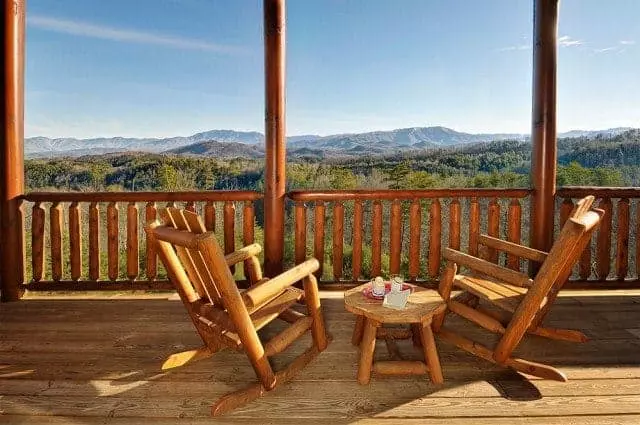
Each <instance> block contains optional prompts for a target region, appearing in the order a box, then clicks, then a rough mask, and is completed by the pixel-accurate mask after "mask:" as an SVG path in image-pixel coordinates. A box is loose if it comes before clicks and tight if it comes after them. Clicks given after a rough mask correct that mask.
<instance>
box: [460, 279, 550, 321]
mask: <svg viewBox="0 0 640 425" xmlns="http://www.w3.org/2000/svg"><path fill="white" fill-rule="evenodd" d="M453 284H454V286H456V287H458V288H460V289H464V290H466V291H469V292H471V293H472V294H473V295H476V296H478V297H480V298H482V299H485V300H487V301H489V302H490V303H492V304H495V305H496V306H498V307H500V308H501V309H503V310H507V311H509V312H511V313H513V312H515V311H516V308H518V304H520V302H521V301H522V299H523V298H524V296H525V295H526V293H527V288H521V287H519V286H514V285H509V284H508V283H504V282H500V281H495V280H489V279H487V278H485V277H480V276H464V275H456V277H455V278H454V281H453ZM545 304H546V298H545V300H544V301H543V302H542V304H541V305H540V307H543V306H544V305H545Z"/></svg>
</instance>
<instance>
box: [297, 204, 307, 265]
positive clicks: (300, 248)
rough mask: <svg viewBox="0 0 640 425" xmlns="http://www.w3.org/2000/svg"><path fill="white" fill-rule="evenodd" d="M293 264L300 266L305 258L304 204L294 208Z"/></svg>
mask: <svg viewBox="0 0 640 425" xmlns="http://www.w3.org/2000/svg"><path fill="white" fill-rule="evenodd" d="M295 217H296V218H295V254H294V255H295V262H296V264H300V263H302V262H304V260H305V259H306V258H307V207H306V205H305V204H304V202H296V206H295Z"/></svg>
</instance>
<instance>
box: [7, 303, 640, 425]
mask: <svg viewBox="0 0 640 425" xmlns="http://www.w3.org/2000/svg"><path fill="white" fill-rule="evenodd" d="M341 296H342V295H341V294H340V293H335V292H334V293H323V303H324V308H325V314H326V318H327V322H328V328H329V330H330V332H331V333H332V334H333V337H334V340H333V343H332V344H331V345H330V346H329V348H328V350H327V351H326V352H324V353H322V354H321V355H320V357H319V358H318V359H316V360H315V361H314V363H312V365H311V366H310V367H308V368H307V369H306V370H305V371H304V372H303V373H302V374H301V375H299V376H298V377H297V379H295V380H294V381H293V382H292V383H290V384H287V385H285V386H284V387H282V388H280V389H278V390H276V391H275V392H274V393H271V394H269V395H267V396H265V397H263V398H262V399H260V400H258V401H256V402H254V403H251V404H249V405H248V406H246V407H245V408H242V409H239V410H236V411H234V412H233V413H231V414H229V415H227V416H225V417H223V418H221V419H217V420H216V421H215V422H216V423H260V424H264V423H278V424H294V423H295V424H298V423H309V424H347V423H358V424H371V423H380V424H391V423H398V422H401V423H406V424H424V423H436V424H451V423H473V424H492V425H499V424H514V423H525V424H534V423H545V424H562V425H568V424H574V423H575V424H578V423H580V424H618V423H624V424H632V423H633V424H637V423H640V291H635V292H633V291H626V292H617V291H616V292H614V291H608V292H572V293H568V294H563V296H562V298H561V299H560V300H559V303H558V304H557V306H556V308H555V310H554V311H553V314H552V316H551V320H550V322H551V323H550V325H551V326H564V327H574V328H578V329H582V330H583V331H584V332H585V333H587V334H588V335H589V336H590V337H592V341H590V342H589V343H587V344H582V345H578V344H571V343H558V342H549V341H546V340H543V339H541V338H537V337H530V338H529V339H528V340H527V343H526V344H525V346H524V347H523V348H522V350H521V351H520V354H521V355H522V356H523V357H524V356H525V354H526V357H527V358H530V359H534V360H535V359H537V360H542V359H544V360H546V361H547V362H549V363H551V364H553V365H556V366H558V367H560V368H561V369H562V370H563V371H565V372H566V373H567V374H568V376H569V379H570V381H569V382H568V383H564V384H563V383H557V382H549V381H542V380H537V379H528V378H525V377H523V376H521V375H518V374H515V373H512V372H508V371H505V370H503V369H500V368H496V367H494V366H492V365H491V364H489V363H486V362H483V361H480V360H476V359H474V358H473V357H470V356H468V355H466V354H464V353H463V352H460V351H458V350H457V349H455V348H454V347H452V346H448V345H447V344H445V343H442V342H439V343H438V345H439V350H440V357H441V361H442V364H443V370H444V375H445V380H446V382H445V384H444V385H443V386H434V385H432V384H430V383H429V382H427V380H426V379H425V378H423V377H408V378H402V379H397V378H393V379H392V378H386V379H381V378H376V377H375V376H374V378H373V380H372V382H371V384H370V385H369V386H359V385H358V384H357V383H356V380H355V373H356V364H357V357H358V353H357V349H356V348H355V347H353V346H352V345H351V344H350V333H351V329H352V326H353V320H354V318H353V316H352V315H351V314H349V313H347V312H346V311H344V309H343V304H342V300H341ZM453 325H454V326H457V327H460V326H461V325H460V324H456V323H454V324H453ZM465 325H467V326H466V327H465V330H466V329H467V328H468V332H471V333H479V332H481V331H479V330H478V331H476V330H475V329H473V327H472V326H471V325H470V324H465ZM306 344H308V341H306V340H305V341H303V342H302V343H301V344H299V345H295V346H294V347H293V348H292V349H290V350H289V353H291V354H295V353H300V352H301V350H303V349H304V348H305V347H306ZM199 345H200V341H199V339H198V337H197V335H196V333H195V331H194V330H193V329H192V327H191V325H190V323H189V321H188V319H187V316H186V314H185V313H184V312H183V308H182V305H181V303H180V302H178V301H170V300H166V299H158V298H156V299H119V300H113V299H111V300H104V299H102V300H96V299H92V300H83V299H78V298H64V299H46V298H42V297H39V298H33V299H27V300H25V301H23V302H19V303H13V304H4V305H0V423H3V424H4V423H10V424H62V423H65V424H154V425H164V424H174V423H177V424H205V423H211V422H213V420H212V419H211V418H210V417H209V407H210V405H211V403H212V401H213V400H215V399H216V398H217V397H219V396H220V395H222V394H223V393H225V392H228V391H230V390H233V389H238V388H241V387H243V386H245V385H246V384H248V383H249V382H250V381H252V380H254V375H253V371H252V369H251V367H250V366H249V364H248V362H247V360H246V358H245V357H244V356H243V355H241V354H239V353H234V352H221V353H218V354H216V355H215V356H214V357H213V358H212V359H209V360H203V361H201V362H199V363H196V364H192V365H188V366H186V367H184V368H181V369H178V370H175V371H171V372H168V373H162V372H160V370H159V366H160V364H161V361H162V359H163V358H164V357H166V356H167V355H169V354H170V353H172V352H176V351H180V350H184V349H187V348H191V347H196V346H199ZM400 346H401V347H400V349H401V351H402V352H403V354H404V355H405V356H406V357H407V358H411V357H418V356H419V352H418V351H417V350H414V349H413V348H412V347H411V345H410V343H409V342H408V341H407V344H404V343H401V344H400ZM291 354H284V355H282V356H281V358H280V359H277V360H276V367H277V366H278V363H281V362H286V361H287V359H288V358H290V357H291ZM377 355H378V356H381V357H383V356H385V355H386V349H385V347H384V344H383V343H380V342H379V343H378V347H377Z"/></svg>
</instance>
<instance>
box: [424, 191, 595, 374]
mask: <svg viewBox="0 0 640 425" xmlns="http://www.w3.org/2000/svg"><path fill="white" fill-rule="evenodd" d="M593 200H594V198H593V196H588V197H586V198H584V199H582V200H580V201H579V202H578V203H577V204H576V206H575V207H574V209H573V211H572V212H571V214H570V216H569V218H568V219H567V221H566V223H565V224H564V226H563V227H562V230H561V231H560V235H559V237H558V239H557V240H556V241H555V243H554V244H553V247H552V248H551V251H549V253H546V252H542V251H539V250H535V249H531V248H528V247H526V246H522V245H517V244H514V243H511V242H506V241H503V240H500V239H496V238H493V237H490V236H486V235H480V237H479V242H480V243H481V244H482V245H484V247H485V248H487V249H491V250H499V251H504V252H506V253H508V254H510V255H514V256H517V257H519V258H524V259H528V260H531V261H534V262H537V263H542V264H541V267H540V269H539V271H538V273H537V274H536V276H535V278H534V279H530V278H529V276H528V275H526V274H524V273H521V272H519V271H515V270H512V269H508V268H505V267H501V266H499V265H497V264H495V263H492V262H489V261H486V260H484V259H482V258H477V257H474V256H471V255H468V254H465V253H462V252H460V251H456V250H453V249H446V250H445V252H444V258H445V260H446V261H447V265H446V269H445V271H444V274H443V276H442V279H441V281H440V285H439V292H440V295H441V296H442V297H443V298H444V300H445V301H446V302H447V311H446V312H445V313H443V314H441V315H439V316H438V317H436V318H434V330H435V331H436V332H437V334H438V335H439V337H440V338H441V339H443V340H445V341H448V342H449V343H451V344H453V345H455V346H457V347H459V348H461V349H463V350H465V351H468V352H469V353H471V354H474V355H476V356H478V357H481V358H483V359H485V360H488V361H490V362H493V363H497V364H500V365H503V366H506V367H509V368H512V369H515V370H517V371H519V372H522V373H525V374H529V375H534V376H538V377H541V378H544V379H552V380H557V381H563V382H565V381H566V380H567V377H566V376H565V375H564V374H563V373H562V372H560V371H559V370H557V369H556V368H553V367H551V366H548V365H545V364H540V363H536V362H532V361H527V360H524V359H520V358H515V357H512V353H513V351H514V350H515V348H516V347H517V346H518V344H519V343H520V341H521V340H522V338H523V337H524V335H525V334H526V333H530V334H535V335H539V336H542V337H546V338H551V339H555V340H565V341H573V342H585V341H587V337H586V336H585V335H584V334H583V333H582V332H579V331H576V330H566V329H552V328H547V327H543V326H542V322H543V320H544V318H545V316H546V315H547V313H548V312H549V309H550V308H551V306H552V305H553V303H554V301H555V299H556V297H557V295H558V291H559V290H560V289H561V288H562V286H563V285H564V283H565V282H566V281H567V279H568V278H569V276H570V275H571V270H572V268H573V265H574V264H575V263H576V262H577V260H578V258H579V257H580V255H581V254H582V252H583V251H584V249H585V247H586V246H587V245H588V243H589V241H590V239H591V234H592V233H593V231H594V230H595V229H596V228H597V226H598V224H599V223H600V220H601V218H602V216H603V215H604V211H602V210H599V209H595V208H591V205H592V203H593ZM458 266H464V267H466V268H468V269H470V270H471V273H470V274H457V267H458ZM458 289H459V290H462V292H461V293H459V294H458V295H456V296H454V297H452V296H451V294H452V290H458ZM480 300H482V301H483V302H488V303H489V304H491V305H492V306H493V307H495V308H493V309H485V308H483V307H482V306H481V305H480V304H479V301H480ZM448 312H451V313H455V314H457V315H459V316H462V317H464V318H465V319H467V320H469V321H471V322H474V323H475V324H477V325H479V326H481V327H483V328H485V329H487V330H489V331H491V332H494V333H497V334H501V335H502V336H501V337H500V339H499V342H498V343H497V345H496V346H495V347H494V348H493V349H490V348H488V347H486V346H484V345H482V344H480V343H478V342H476V341H472V340H470V339H467V338H466V337H464V336H462V335H460V334H458V333H456V332H454V331H452V330H450V329H446V328H444V327H442V324H443V321H444V319H445V315H446V314H447V313H448Z"/></svg>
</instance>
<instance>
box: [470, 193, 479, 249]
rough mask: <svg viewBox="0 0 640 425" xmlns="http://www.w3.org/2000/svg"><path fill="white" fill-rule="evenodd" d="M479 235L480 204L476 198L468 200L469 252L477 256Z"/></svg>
mask: <svg viewBox="0 0 640 425" xmlns="http://www.w3.org/2000/svg"><path fill="white" fill-rule="evenodd" d="M479 235H480V204H479V203H478V198H476V197H473V198H471V199H470V200H469V254H471V255H473V256H478V236H479Z"/></svg>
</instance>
